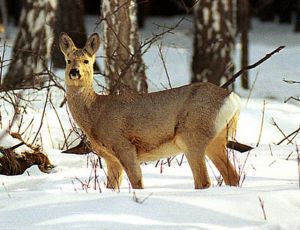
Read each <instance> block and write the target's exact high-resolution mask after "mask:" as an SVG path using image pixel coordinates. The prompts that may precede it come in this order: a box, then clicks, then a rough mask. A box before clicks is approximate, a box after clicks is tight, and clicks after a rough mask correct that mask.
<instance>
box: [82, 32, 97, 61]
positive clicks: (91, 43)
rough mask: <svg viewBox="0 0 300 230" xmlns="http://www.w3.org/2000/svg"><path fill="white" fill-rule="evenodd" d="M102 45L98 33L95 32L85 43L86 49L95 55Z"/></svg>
mask: <svg viewBox="0 0 300 230" xmlns="http://www.w3.org/2000/svg"><path fill="white" fill-rule="evenodd" d="M99 46H100V37H99V35H98V34H97V33H93V34H92V35H91V36H90V37H89V38H88V40H87V41H86V43H85V46H84V48H83V49H84V50H85V51H86V52H87V53H88V54H89V55H91V56H93V55H94V54H95V53H96V52H97V50H98V49H99Z"/></svg>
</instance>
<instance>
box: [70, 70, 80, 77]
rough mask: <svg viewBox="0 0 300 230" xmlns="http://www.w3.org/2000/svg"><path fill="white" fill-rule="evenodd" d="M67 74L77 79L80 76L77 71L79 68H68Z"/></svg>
mask: <svg viewBox="0 0 300 230" xmlns="http://www.w3.org/2000/svg"><path fill="white" fill-rule="evenodd" d="M69 76H70V78H71V79H79V78H80V73H79V70H78V69H75V68H74V69H71V70H70V73H69Z"/></svg>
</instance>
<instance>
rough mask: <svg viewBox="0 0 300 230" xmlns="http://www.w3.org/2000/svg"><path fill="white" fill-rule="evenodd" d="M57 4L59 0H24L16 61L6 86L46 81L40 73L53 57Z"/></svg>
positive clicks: (11, 65) (8, 75)
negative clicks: (51, 56) (51, 53)
mask: <svg viewBox="0 0 300 230" xmlns="http://www.w3.org/2000/svg"><path fill="white" fill-rule="evenodd" d="M56 7H57V0H53V1H35V0H26V1H24V2H23V8H22V12H21V17H20V29H19V32H18V35H17V38H16V41H15V44H14V48H13V60H12V61H11V63H10V67H9V70H8V73H7V75H6V77H5V78H4V80H3V85H2V87H3V88H6V89H11V88H13V89H15V88H22V87H29V86H34V85H40V84H43V75H42V74H41V73H42V72H43V71H44V70H45V67H46V66H47V64H48V60H49V58H50V50H51V45H52V43H53V29H52V28H53V26H54V17H55V10H56Z"/></svg>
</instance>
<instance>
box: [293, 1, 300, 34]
mask: <svg viewBox="0 0 300 230" xmlns="http://www.w3.org/2000/svg"><path fill="white" fill-rule="evenodd" d="M294 30H295V32H300V0H297V1H296V25H295V29H294Z"/></svg>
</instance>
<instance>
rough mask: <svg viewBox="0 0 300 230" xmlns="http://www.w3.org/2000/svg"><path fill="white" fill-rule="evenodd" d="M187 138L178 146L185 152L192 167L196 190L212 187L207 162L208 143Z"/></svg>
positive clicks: (179, 142)
mask: <svg viewBox="0 0 300 230" xmlns="http://www.w3.org/2000/svg"><path fill="white" fill-rule="evenodd" d="M193 139H194V140H195V138H194V137H190V138H188V137H186V138H185V139H184V140H183V141H182V142H181V141H178V143H177V144H178V146H179V147H180V148H181V149H182V150H183V152H184V153H185V156H186V158H187V160H188V163H189V165H190V167H191V170H192V173H193V177H194V185H195V189H204V188H208V187H210V179H209V176H208V172H207V167H206V162H205V148H206V142H205V141H203V139H202V142H201V141H200V142H199V140H201V138H196V140H195V141H193Z"/></svg>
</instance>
